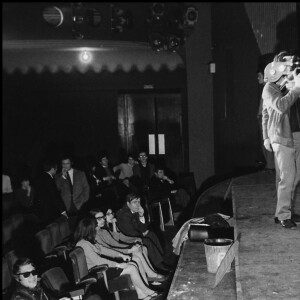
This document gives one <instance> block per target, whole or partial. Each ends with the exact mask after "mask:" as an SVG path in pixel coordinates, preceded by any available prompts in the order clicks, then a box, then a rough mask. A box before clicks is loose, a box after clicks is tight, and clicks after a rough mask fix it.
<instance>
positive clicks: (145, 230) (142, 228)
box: [116, 193, 168, 272]
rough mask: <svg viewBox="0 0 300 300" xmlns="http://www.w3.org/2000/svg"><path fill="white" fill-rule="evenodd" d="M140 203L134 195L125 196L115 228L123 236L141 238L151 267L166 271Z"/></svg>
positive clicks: (158, 244) (161, 255)
mask: <svg viewBox="0 0 300 300" xmlns="http://www.w3.org/2000/svg"><path fill="white" fill-rule="evenodd" d="M140 201H141V199H140V197H139V196H138V195H136V194H134V193H130V194H128V195H127V197H126V203H125V204H124V206H123V207H122V208H121V209H120V210H118V212H117V214H116V216H117V226H118V228H119V230H120V231H121V232H122V233H123V234H124V235H126V236H130V237H137V238H141V239H142V243H143V245H145V246H146V247H147V249H148V256H149V259H150V261H151V263H152V265H153V266H154V267H155V268H156V269H157V270H158V271H163V272H164V271H168V268H167V266H165V265H164V264H163V255H164V251H163V249H162V246H161V244H160V241H159V239H158V237H157V236H156V234H155V233H154V232H153V231H151V230H150V229H149V223H148V221H147V220H146V218H145V217H144V209H143V208H142V206H141V202H140Z"/></svg>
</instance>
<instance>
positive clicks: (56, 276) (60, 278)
mask: <svg viewBox="0 0 300 300" xmlns="http://www.w3.org/2000/svg"><path fill="white" fill-rule="evenodd" d="M41 280H42V284H43V286H44V287H45V288H46V289H47V290H48V291H50V292H51V293H52V294H53V295H56V296H59V295H62V294H63V293H65V292H66V291H68V290H69V289H70V286H71V285H70V282H69V280H68V278H67V276H66V274H65V272H64V271H63V269H62V268H60V267H54V268H51V269H49V270H47V271H46V272H44V273H43V274H42V275H41Z"/></svg>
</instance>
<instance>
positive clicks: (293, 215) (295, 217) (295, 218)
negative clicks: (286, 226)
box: [291, 214, 300, 223]
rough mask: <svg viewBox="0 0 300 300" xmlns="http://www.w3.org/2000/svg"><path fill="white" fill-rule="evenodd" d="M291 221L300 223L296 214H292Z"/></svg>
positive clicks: (299, 217)
mask: <svg viewBox="0 0 300 300" xmlns="http://www.w3.org/2000/svg"><path fill="white" fill-rule="evenodd" d="M291 219H292V221H293V222H294V223H300V216H299V215H298V214H292V217H291Z"/></svg>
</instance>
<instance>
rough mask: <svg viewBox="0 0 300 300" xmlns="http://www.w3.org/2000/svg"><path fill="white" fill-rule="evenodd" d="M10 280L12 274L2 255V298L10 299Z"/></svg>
mask: <svg viewBox="0 0 300 300" xmlns="http://www.w3.org/2000/svg"><path fill="white" fill-rule="evenodd" d="M11 282H12V276H11V273H10V271H9V268H8V263H7V260H6V258H4V257H2V299H3V300H8V299H10V296H11V295H10V286H11Z"/></svg>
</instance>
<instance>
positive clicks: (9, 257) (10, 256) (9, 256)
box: [5, 250, 18, 276]
mask: <svg viewBox="0 0 300 300" xmlns="http://www.w3.org/2000/svg"><path fill="white" fill-rule="evenodd" d="M5 259H6V262H7V266H8V269H9V272H10V274H11V276H12V274H13V266H14V264H15V262H16V261H17V259H18V256H17V254H16V251H15V250H10V251H9V252H7V253H6V254H5Z"/></svg>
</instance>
